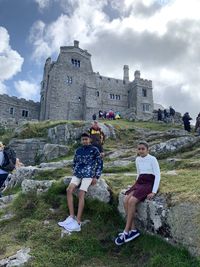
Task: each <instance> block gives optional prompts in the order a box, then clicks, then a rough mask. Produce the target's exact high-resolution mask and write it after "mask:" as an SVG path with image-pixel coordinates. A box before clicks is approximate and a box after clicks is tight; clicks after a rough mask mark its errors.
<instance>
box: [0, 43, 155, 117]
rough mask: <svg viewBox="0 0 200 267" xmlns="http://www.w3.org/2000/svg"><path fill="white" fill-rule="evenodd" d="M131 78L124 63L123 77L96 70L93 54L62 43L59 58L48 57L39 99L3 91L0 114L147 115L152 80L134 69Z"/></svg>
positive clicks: (151, 108) (151, 111)
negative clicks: (111, 75) (104, 113)
mask: <svg viewBox="0 0 200 267" xmlns="http://www.w3.org/2000/svg"><path fill="white" fill-rule="evenodd" d="M134 75H135V78H134V80H133V81H130V80H129V67H128V66H127V65H124V69H123V79H116V78H110V77H105V76H102V75H100V74H99V73H98V72H94V71H93V68H92V63H91V55H90V54H89V53H88V52H87V50H83V49H81V48H80V47H79V42H78V41H74V45H73V46H63V47H61V48H60V54H59V56H58V58H57V61H55V62H54V61H51V58H48V59H47V60H46V63H45V66H44V74H43V80H42V82H41V99H40V103H35V102H33V101H26V100H25V99H18V98H16V97H9V96H7V95H0V105H1V109H0V118H1V119H11V118H12V119H15V120H16V122H18V121H19V120H21V119H25V120H33V119H36V120H37V119H39V120H88V119H91V118H92V115H93V114H94V113H96V114H98V112H99V110H102V111H109V110H110V109H112V110H113V111H114V112H120V113H121V114H122V116H123V117H125V118H126V117H129V115H130V114H135V116H136V117H137V118H138V119H142V120H143V119H148V118H151V117H152V114H153V109H154V108H153V104H154V103H153V92H152V81H150V80H146V79H145V80H144V79H141V78H140V71H138V70H136V71H135V74H134Z"/></svg>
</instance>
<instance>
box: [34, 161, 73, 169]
mask: <svg viewBox="0 0 200 267" xmlns="http://www.w3.org/2000/svg"><path fill="white" fill-rule="evenodd" d="M72 165H73V160H61V161H58V162H48V163H41V164H40V165H39V167H40V168H42V169H45V168H54V169H60V168H64V167H68V166H70V167H71V166H72Z"/></svg>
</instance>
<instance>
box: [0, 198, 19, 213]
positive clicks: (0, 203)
mask: <svg viewBox="0 0 200 267" xmlns="http://www.w3.org/2000/svg"><path fill="white" fill-rule="evenodd" d="M15 197H16V195H9V196H4V197H1V198H0V210H1V209H4V208H6V207H7V206H8V205H9V204H10V203H11V202H12V201H13V200H14V199H15Z"/></svg>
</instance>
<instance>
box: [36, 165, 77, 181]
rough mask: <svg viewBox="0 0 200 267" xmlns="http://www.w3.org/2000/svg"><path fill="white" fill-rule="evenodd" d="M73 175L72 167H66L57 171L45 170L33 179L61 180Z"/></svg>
mask: <svg viewBox="0 0 200 267" xmlns="http://www.w3.org/2000/svg"><path fill="white" fill-rule="evenodd" d="M71 174H72V169H71V167H65V168H62V169H56V170H44V171H42V172H39V173H38V174H36V175H35V176H34V177H33V179H34V180H39V181H42V180H59V179H60V178H62V177H64V176H69V175H71Z"/></svg>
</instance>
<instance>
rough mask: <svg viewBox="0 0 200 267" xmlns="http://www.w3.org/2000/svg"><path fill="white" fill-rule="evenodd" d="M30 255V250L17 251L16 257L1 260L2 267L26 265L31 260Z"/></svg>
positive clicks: (0, 266) (0, 265)
mask: <svg viewBox="0 0 200 267" xmlns="http://www.w3.org/2000/svg"><path fill="white" fill-rule="evenodd" d="M29 253H30V248H23V249H21V250H19V251H17V253H16V254H15V255H13V256H10V257H8V258H6V259H3V260H0V267H14V266H23V265H24V263H26V262H28V261H29V260H30V258H31V256H30V255H29Z"/></svg>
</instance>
